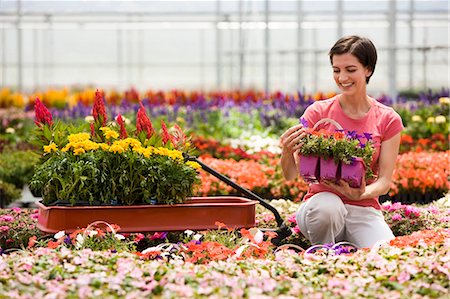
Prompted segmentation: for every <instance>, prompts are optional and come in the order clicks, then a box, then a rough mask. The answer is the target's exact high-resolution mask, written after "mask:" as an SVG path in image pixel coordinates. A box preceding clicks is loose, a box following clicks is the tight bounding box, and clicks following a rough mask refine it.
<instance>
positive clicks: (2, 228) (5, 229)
mask: <svg viewBox="0 0 450 299" xmlns="http://www.w3.org/2000/svg"><path fill="white" fill-rule="evenodd" d="M7 231H9V226H6V225H2V226H0V232H2V233H5V232H7Z"/></svg>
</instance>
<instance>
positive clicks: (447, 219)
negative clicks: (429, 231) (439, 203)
mask: <svg viewBox="0 0 450 299" xmlns="http://www.w3.org/2000/svg"><path fill="white" fill-rule="evenodd" d="M439 221H440V222H450V217H442V218H441V219H439Z"/></svg>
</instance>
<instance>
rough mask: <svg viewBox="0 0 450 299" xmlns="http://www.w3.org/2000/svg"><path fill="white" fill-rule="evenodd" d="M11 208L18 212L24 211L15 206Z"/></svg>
mask: <svg viewBox="0 0 450 299" xmlns="http://www.w3.org/2000/svg"><path fill="white" fill-rule="evenodd" d="M11 210H12V211H14V212H16V213H22V209H21V208H17V207H14V208H12V209H11Z"/></svg>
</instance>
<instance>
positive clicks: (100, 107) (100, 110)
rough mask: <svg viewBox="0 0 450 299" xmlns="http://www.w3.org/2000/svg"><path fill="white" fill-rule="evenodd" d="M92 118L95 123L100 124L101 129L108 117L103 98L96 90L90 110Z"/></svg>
mask: <svg viewBox="0 0 450 299" xmlns="http://www.w3.org/2000/svg"><path fill="white" fill-rule="evenodd" d="M92 116H94V121H95V123H97V124H100V125H101V126H102V127H104V126H105V125H106V120H107V119H108V117H107V116H106V110H105V101H104V96H103V94H102V93H101V92H100V91H99V90H98V89H97V91H96V92H95V102H94V108H93V109H92Z"/></svg>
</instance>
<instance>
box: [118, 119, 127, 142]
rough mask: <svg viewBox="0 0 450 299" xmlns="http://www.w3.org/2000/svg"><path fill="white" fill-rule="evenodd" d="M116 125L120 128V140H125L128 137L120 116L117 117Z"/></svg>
mask: <svg viewBox="0 0 450 299" xmlns="http://www.w3.org/2000/svg"><path fill="white" fill-rule="evenodd" d="M117 123H118V124H119V127H120V138H121V139H125V138H127V137H128V134H127V130H126V129H125V122H124V121H123V118H122V115H120V113H119V115H117Z"/></svg>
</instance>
